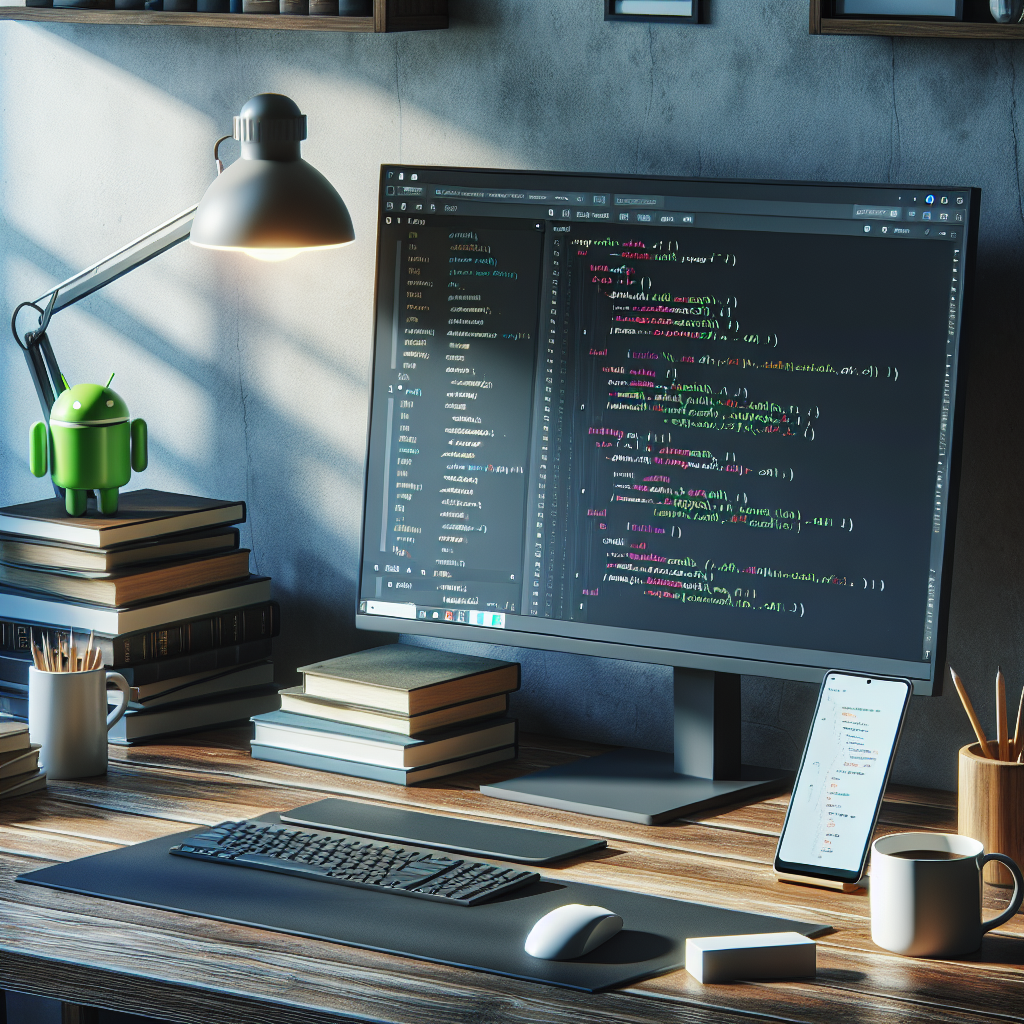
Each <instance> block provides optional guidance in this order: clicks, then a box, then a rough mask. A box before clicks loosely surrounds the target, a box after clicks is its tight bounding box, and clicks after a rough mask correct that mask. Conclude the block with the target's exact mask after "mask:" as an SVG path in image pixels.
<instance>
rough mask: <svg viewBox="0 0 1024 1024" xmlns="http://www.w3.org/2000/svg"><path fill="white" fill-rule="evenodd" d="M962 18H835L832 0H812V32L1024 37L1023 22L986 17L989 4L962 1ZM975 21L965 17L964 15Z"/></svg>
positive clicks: (867, 34) (852, 34) (818, 33)
mask: <svg viewBox="0 0 1024 1024" xmlns="http://www.w3.org/2000/svg"><path fill="white" fill-rule="evenodd" d="M964 6H965V7H966V8H967V13H965V16H964V17H965V20H964V21H927V20H925V19H903V18H836V17H833V16H832V15H833V12H834V10H835V5H834V3H833V0H811V14H810V32H811V35H823V36H825V35H835V36H917V37H918V38H920V39H925V38H927V39H1024V24H1022V25H1000V24H998V23H997V22H994V21H991V20H982V19H984V18H986V17H987V10H988V4H987V3H985V5H984V8H982V7H981V6H980V5H978V4H973V5H972V4H970V3H965V5H964ZM969 17H970V18H977V19H978V20H966V19H967V18H969Z"/></svg>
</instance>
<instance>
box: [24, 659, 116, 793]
mask: <svg viewBox="0 0 1024 1024" xmlns="http://www.w3.org/2000/svg"><path fill="white" fill-rule="evenodd" d="M108 682H112V683H114V684H115V685H116V686H117V687H118V689H119V690H120V691H121V703H120V704H118V706H117V707H116V708H114V710H113V711H111V712H110V714H109V715H108V714H107V683H108ZM127 708H128V682H127V681H126V680H125V678H124V676H123V675H121V674H120V673H119V672H107V671H106V670H105V669H102V668H97V669H93V670H92V671H91V672H41V671H40V670H39V669H37V668H29V670H28V732H29V738H30V740H31V742H33V743H39V744H40V745H41V746H42V750H40V751H39V767H40V768H43V769H44V770H45V771H46V777H47V778H48V779H84V778H88V777H89V776H90V775H105V774H106V771H107V731H108V730H109V729H110V727H111V726H112V725H113V724H114V723H115V722H117V721H118V720H119V719H120V718H121V716H122V715H123V714H124V713H125V711H126V710H127Z"/></svg>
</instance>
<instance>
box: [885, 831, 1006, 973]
mask: <svg viewBox="0 0 1024 1024" xmlns="http://www.w3.org/2000/svg"><path fill="white" fill-rule="evenodd" d="M992 860H995V861H998V862H999V863H1001V864H1004V865H1005V866H1006V867H1007V869H1008V870H1009V872H1010V874H1011V875H1012V876H1013V896H1012V897H1011V899H1010V905H1009V906H1008V907H1007V908H1006V909H1005V910H1004V911H1003V912H1002V913H1001V914H999V915H998V916H996V917H993V918H992V919H991V920H988V921H983V920H982V918H981V869H982V867H984V865H985V864H986V863H988V862H989V861H992ZM869 893H870V897H871V939H872V941H873V942H874V943H875V944H876V945H879V946H881V947H882V948H883V949H888V950H890V951H891V952H893V953H901V954H903V955H904V956H927V957H961V956H967V955H968V954H969V953H974V952H975V951H976V950H977V949H978V948H979V947H980V946H981V939H982V936H983V935H984V934H985V932H987V931H989V930H991V929H992V928H996V927H998V926H999V925H1001V924H1005V923H1006V922H1007V921H1009V920H1010V918H1011V917H1013V915H1014V914H1016V913H1017V911H1018V910H1019V909H1020V905H1021V902H1022V900H1024V878H1022V877H1021V871H1020V868H1019V867H1018V866H1017V864H1016V863H1015V862H1014V861H1013V860H1011V859H1010V858H1009V857H1007V856H1005V855H1004V854H1001V853H988V854H986V853H985V850H984V847H983V846H982V845H981V843H979V842H978V840H976V839H971V838H969V837H968V836H954V835H947V834H944V833H940V832H902V833H899V834H898V835H892V836H885V837H883V838H882V839H876V840H875V841H874V843H873V844H872V846H871V883H870V886H869Z"/></svg>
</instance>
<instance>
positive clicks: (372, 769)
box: [252, 644, 519, 786]
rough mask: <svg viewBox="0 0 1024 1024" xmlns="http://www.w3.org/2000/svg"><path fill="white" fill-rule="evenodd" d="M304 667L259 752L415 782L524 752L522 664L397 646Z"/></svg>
mask: <svg viewBox="0 0 1024 1024" xmlns="http://www.w3.org/2000/svg"><path fill="white" fill-rule="evenodd" d="M299 671H300V672H301V673H302V677H303V684H302V686H296V687H294V688H292V689H289V690H283V691H282V692H281V710H280V711H274V712H271V713H269V714H262V715H257V716H256V717H254V718H253V722H254V723H255V726H256V729H255V735H254V738H253V741H252V756H253V757H255V758H259V759H260V760H263V761H277V762H279V763H281V764H290V765H295V766H297V767H300V768H314V769H317V770H318V771H327V772H337V773H339V774H341V775H357V776H359V777H361V778H364V779H377V780H378V781H380V782H395V783H398V784H399V785H402V786H406V785H410V784H411V783H414V782H424V781H426V780H427V779H436V778H439V777H440V776H443V775H452V774H454V773H455V772H461V771H467V770H468V769H470V768H479V767H480V766H481V765H485V764H491V763H493V762H495V761H505V760H507V759H509V758H512V757H515V756H516V750H517V740H518V732H517V723H516V721H515V719H513V718H509V717H508V716H507V712H508V695H509V693H511V692H512V691H513V690H518V689H519V665H517V664H515V663H514V662H508V661H493V660H491V659H489V658H475V657H472V656H470V655H463V654H452V653H450V652H448V651H437V650H433V649H432V648H427V647H415V646H413V645H411V644H390V645H388V646H386V647H376V648H374V649H373V650H369V651H360V652H359V653H358V654H348V655H345V656H344V657H341V658H334V659H333V660H331V661H324V662H320V663H319V664H316V665H307V666H306V667H305V668H302V669H299Z"/></svg>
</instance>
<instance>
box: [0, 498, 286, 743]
mask: <svg viewBox="0 0 1024 1024" xmlns="http://www.w3.org/2000/svg"><path fill="white" fill-rule="evenodd" d="M242 522H245V504H244V503H243V502H240V501H217V500H213V499H209V498H196V497H191V496H189V495H184V494H169V493H166V492H161V491H153V490H140V491H129V492H127V493H123V494H121V496H120V502H119V508H118V511H117V512H116V513H115V514H114V515H110V516H107V515H100V514H96V513H95V512H92V511H90V512H89V513H88V514H86V515H84V516H80V517H77V518H75V517H71V516H68V515H67V514H66V512H65V511H64V505H63V503H62V502H61V501H60V500H59V499H57V498H48V499H44V500H43V501H35V502H30V503H28V504H25V505H14V506H10V507H8V508H3V509H0V712H5V713H7V714H10V715H13V716H15V717H17V718H21V719H25V720H27V718H28V670H29V666H30V665H31V664H32V658H31V646H30V645H31V639H30V638H31V637H32V635H33V634H39V633H44V634H49V635H50V636H51V637H52V638H56V637H58V636H67V635H68V634H69V632H71V631H74V632H75V634H76V636H77V638H78V640H79V642H80V645H81V646H82V647H84V646H85V638H86V637H87V636H88V635H89V634H92V635H93V637H94V646H98V647H99V649H100V651H101V653H102V656H103V664H104V665H105V666H106V667H107V668H108V669H112V670H114V671H117V672H120V673H121V674H122V675H123V676H124V677H125V679H126V680H127V681H128V684H129V686H131V687H133V688H134V689H133V690H132V701H131V703H130V704H129V710H128V712H127V713H126V714H125V716H124V717H123V718H122V719H121V720H120V721H119V722H118V723H117V724H116V725H115V726H114V727H113V729H112V730H111V732H110V734H109V736H110V740H111V742H114V743H129V744H130V743H136V742H139V741H141V740H147V739H154V738H156V737H159V736H168V735H173V734H176V733H183V732H192V731H195V730H197V729H208V728H212V727H214V726H218V725H225V724H227V723H230V722H236V721H244V720H245V719H247V718H249V717H250V716H252V715H254V714H259V713H261V712H264V711H271V710H273V709H275V708H277V707H278V706H279V699H278V696H277V687H275V685H274V667H273V663H272V662H271V660H270V654H271V641H272V638H273V637H274V636H276V635H277V634H278V632H279V630H280V612H279V610H278V607H277V605H276V604H275V603H274V602H273V601H271V600H270V580H269V579H268V578H267V577H262V576H254V575H252V574H250V572H249V552H248V551H247V550H246V549H244V548H239V546H238V545H239V535H238V530H237V529H235V526H236V524H238V523H242ZM118 700H119V697H117V691H112V697H111V703H117V701H118Z"/></svg>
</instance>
